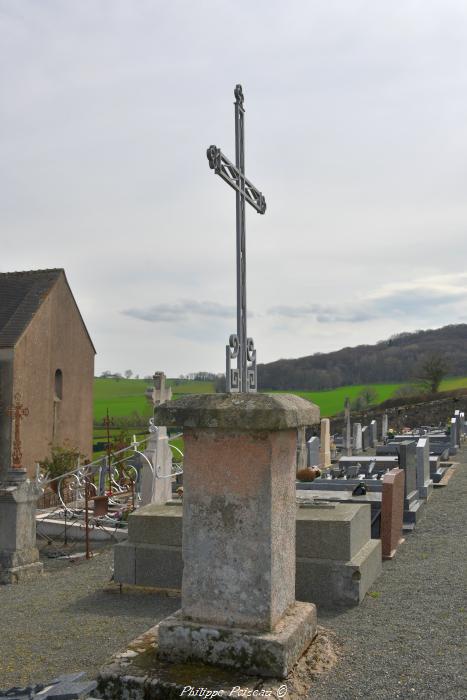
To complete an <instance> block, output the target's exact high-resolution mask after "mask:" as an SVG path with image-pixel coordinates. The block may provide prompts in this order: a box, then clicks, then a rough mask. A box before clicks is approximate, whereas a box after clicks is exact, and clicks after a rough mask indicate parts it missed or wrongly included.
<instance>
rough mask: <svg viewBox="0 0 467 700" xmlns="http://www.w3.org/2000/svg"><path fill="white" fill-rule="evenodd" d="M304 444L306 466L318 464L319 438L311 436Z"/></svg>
mask: <svg viewBox="0 0 467 700" xmlns="http://www.w3.org/2000/svg"><path fill="white" fill-rule="evenodd" d="M306 446H307V451H308V466H309V467H317V466H319V438H318V437H316V436H313V437H311V438H310V439H309V440H308V442H307V444H306Z"/></svg>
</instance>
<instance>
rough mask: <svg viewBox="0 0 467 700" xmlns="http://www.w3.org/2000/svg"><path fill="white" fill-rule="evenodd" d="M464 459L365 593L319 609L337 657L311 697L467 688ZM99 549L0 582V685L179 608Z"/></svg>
mask: <svg viewBox="0 0 467 700" xmlns="http://www.w3.org/2000/svg"><path fill="white" fill-rule="evenodd" d="M458 461H459V466H458V467H457V469H456V471H455V473H454V475H453V476H452V478H451V480H450V482H449V485H448V486H447V487H445V488H440V489H437V490H436V491H435V493H434V494H433V496H432V498H431V500H430V501H429V504H428V507H427V508H426V511H425V512H426V514H425V517H424V518H423V519H422V520H421V522H420V523H419V524H418V525H417V529H416V530H415V531H414V532H413V533H411V534H410V535H408V536H407V538H406V541H405V544H403V545H402V546H401V547H400V548H399V549H398V552H397V555H396V557H395V559H393V560H391V561H387V562H385V563H384V566H383V573H382V575H381V576H380V577H379V578H378V579H377V580H376V582H375V583H374V585H373V587H372V588H371V590H370V591H369V594H368V595H367V596H366V598H365V600H364V601H363V603H362V604H361V605H360V606H359V607H355V608H351V609H346V610H332V611H331V610H323V609H319V610H318V620H319V624H320V625H321V627H324V628H325V629H328V630H330V631H331V634H330V639H331V640H334V644H335V649H334V650H335V652H336V654H337V658H338V660H337V663H336V664H335V665H334V667H333V668H332V670H331V672H327V673H322V674H319V673H317V674H316V676H315V680H314V683H313V685H312V687H311V689H310V693H309V697H310V698H312V699H314V698H316V699H317V700H341V699H342V700H353V699H354V698H355V699H356V698H363V697H365V698H372V699H373V698H374V699H381V700H382V699H383V698H384V700H390V699H392V698H403V699H406V698H416V699H417V700H418V699H420V700H439V699H440V698H446V699H449V700H451V699H452V700H461V698H462V699H463V698H465V697H466V687H467V679H466V675H465V666H464V665H463V661H464V658H463V643H464V641H465V605H466V602H465V601H466V571H465V566H466V560H467V551H466V542H467V538H466V535H467V522H466V518H465V501H466V496H467V448H466V447H464V448H463V449H462V450H461V451H460V453H459V455H458ZM96 551H97V556H95V557H94V558H93V559H91V560H90V561H85V560H81V561H80V563H74V564H70V563H68V562H66V561H63V560H54V559H52V560H50V559H47V558H44V564H45V574H44V576H43V577H42V578H39V579H37V580H34V581H30V582H25V583H23V584H19V585H10V586H2V587H0V609H1V611H2V616H1V621H2V622H1V630H2V634H1V635H0V659H1V661H0V688H3V689H5V688H9V687H11V686H14V685H22V684H28V683H37V682H46V681H48V680H50V679H51V678H52V677H53V676H56V675H58V674H60V673H65V672H69V673H70V672H74V671H80V670H84V671H86V672H87V674H88V677H90V678H93V677H95V676H96V674H97V673H98V671H99V669H100V668H102V667H103V666H105V665H106V663H107V662H108V661H109V659H110V657H111V655H112V654H113V653H115V652H116V651H118V650H121V649H123V648H125V647H126V645H127V643H128V642H130V641H131V640H132V639H134V638H135V637H137V636H138V635H139V634H141V633H143V632H145V631H146V630H148V629H149V628H150V627H151V626H153V625H154V624H155V623H156V622H158V621H159V620H161V619H163V618H164V617H166V616H167V615H169V614H171V613H173V612H174V611H175V610H177V609H178V607H179V604H180V600H179V598H177V597H168V596H166V595H162V594H157V593H154V592H151V591H147V590H141V589H131V588H128V587H125V588H124V589H123V593H122V594H120V593H119V592H118V587H116V586H113V587H112V586H110V587H109V581H110V578H111V568H112V549H111V548H110V547H105V548H103V549H100V550H96ZM111 591H112V592H111ZM322 665H324V666H325V665H326V664H322ZM266 686H267V684H266V685H265V686H264V687H266ZM289 697H291V698H293V697H294V692H293V691H292V689H290V693H289Z"/></svg>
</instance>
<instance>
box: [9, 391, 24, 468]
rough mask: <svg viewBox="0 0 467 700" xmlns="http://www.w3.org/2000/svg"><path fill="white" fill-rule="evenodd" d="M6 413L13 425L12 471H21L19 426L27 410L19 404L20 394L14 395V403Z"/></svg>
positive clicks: (21, 455)
mask: <svg viewBox="0 0 467 700" xmlns="http://www.w3.org/2000/svg"><path fill="white" fill-rule="evenodd" d="M6 413H7V414H8V415H9V416H11V418H12V421H13V422H14V424H15V437H14V440H13V454H12V457H13V464H12V465H11V466H12V469H22V468H23V467H22V464H21V460H22V457H23V454H22V452H21V439H20V425H21V421H22V420H23V418H26V416H29V408H25V407H24V406H23V404H22V403H21V394H15V403H14V405H13V406H10V408H7V409H6Z"/></svg>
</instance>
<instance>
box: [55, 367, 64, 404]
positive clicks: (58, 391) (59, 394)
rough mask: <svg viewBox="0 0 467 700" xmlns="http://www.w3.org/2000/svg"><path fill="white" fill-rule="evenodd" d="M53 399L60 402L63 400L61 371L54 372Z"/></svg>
mask: <svg viewBox="0 0 467 700" xmlns="http://www.w3.org/2000/svg"><path fill="white" fill-rule="evenodd" d="M55 398H56V399H58V400H61V399H62V398H63V374H62V370H61V369H57V370H56V372H55Z"/></svg>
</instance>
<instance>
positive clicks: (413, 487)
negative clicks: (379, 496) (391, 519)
mask: <svg viewBox="0 0 467 700" xmlns="http://www.w3.org/2000/svg"><path fill="white" fill-rule="evenodd" d="M398 448H399V463H400V464H399V466H400V467H401V469H403V470H404V472H405V483H404V529H405V530H413V528H414V527H415V523H416V521H417V519H418V518H419V517H420V515H421V514H422V512H423V505H424V503H425V501H421V500H420V498H419V493H418V488H417V443H416V442H415V441H414V440H403V441H401V442H399V443H398Z"/></svg>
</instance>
